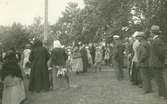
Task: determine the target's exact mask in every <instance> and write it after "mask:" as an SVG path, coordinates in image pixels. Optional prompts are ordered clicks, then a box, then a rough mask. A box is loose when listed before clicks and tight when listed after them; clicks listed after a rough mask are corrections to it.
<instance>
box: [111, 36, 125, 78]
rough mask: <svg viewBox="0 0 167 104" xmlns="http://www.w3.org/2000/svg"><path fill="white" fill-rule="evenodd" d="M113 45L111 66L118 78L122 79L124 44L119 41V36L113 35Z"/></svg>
mask: <svg viewBox="0 0 167 104" xmlns="http://www.w3.org/2000/svg"><path fill="white" fill-rule="evenodd" d="M113 39H114V47H113V66H114V69H115V72H116V76H117V79H118V80H123V78H124V75H123V60H124V59H123V58H124V54H123V52H124V46H123V44H122V43H121V39H120V36H118V35H114V36H113Z"/></svg>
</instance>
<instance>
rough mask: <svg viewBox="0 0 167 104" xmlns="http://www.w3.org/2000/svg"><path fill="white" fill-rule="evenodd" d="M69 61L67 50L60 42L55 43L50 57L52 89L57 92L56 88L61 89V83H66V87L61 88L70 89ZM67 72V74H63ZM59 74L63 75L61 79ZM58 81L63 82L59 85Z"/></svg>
mask: <svg viewBox="0 0 167 104" xmlns="http://www.w3.org/2000/svg"><path fill="white" fill-rule="evenodd" d="M67 59H68V55H67V54H66V51H65V49H64V48H63V47H62V45H61V43H60V41H58V40H56V41H54V48H53V50H52V52H51V57H50V61H51V63H50V67H52V68H53V69H52V85H53V86H52V87H53V89H54V90H55V89H56V88H60V87H59V86H61V82H63V81H65V82H66V85H67V86H66V85H65V84H64V85H63V86H61V87H69V83H70V82H69V76H68V70H66V71H65V70H64V69H66V61H67ZM63 71H65V72H63ZM61 72H63V73H61ZM59 74H60V75H62V77H61V79H60V77H59ZM58 80H61V82H60V83H58Z"/></svg>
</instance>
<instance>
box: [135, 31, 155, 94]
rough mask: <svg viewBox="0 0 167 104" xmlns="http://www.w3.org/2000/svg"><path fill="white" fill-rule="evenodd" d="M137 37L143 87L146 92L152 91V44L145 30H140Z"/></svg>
mask: <svg viewBox="0 0 167 104" xmlns="http://www.w3.org/2000/svg"><path fill="white" fill-rule="evenodd" d="M136 37H137V39H138V40H139V42H140V45H139V47H138V48H137V59H138V63H137V64H138V68H139V71H140V74H141V79H142V87H143V89H144V93H150V92H152V88H151V76H150V73H151V71H150V69H149V56H150V45H149V43H148V41H147V39H146V35H145V34H144V32H139V34H138V35H137V36H136Z"/></svg>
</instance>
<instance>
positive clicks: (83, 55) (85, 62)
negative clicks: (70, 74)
mask: <svg viewBox="0 0 167 104" xmlns="http://www.w3.org/2000/svg"><path fill="white" fill-rule="evenodd" d="M80 52H81V58H82V62H83V71H84V72H87V68H88V55H87V51H86V48H85V47H83V48H81V50H80Z"/></svg>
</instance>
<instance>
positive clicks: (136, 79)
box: [130, 31, 142, 87]
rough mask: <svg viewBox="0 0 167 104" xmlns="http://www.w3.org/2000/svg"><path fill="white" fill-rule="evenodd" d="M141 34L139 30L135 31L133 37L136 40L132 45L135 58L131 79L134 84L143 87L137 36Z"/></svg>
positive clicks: (133, 59)
mask: <svg viewBox="0 0 167 104" xmlns="http://www.w3.org/2000/svg"><path fill="white" fill-rule="evenodd" d="M138 34H140V33H139V32H138V31H137V32H135V33H134V35H133V37H134V39H135V40H134V42H133V45H132V48H133V55H132V56H133V58H132V64H131V72H130V75H131V81H132V84H133V85H138V86H139V87H141V84H142V81H141V74H140V71H139V68H138V66H137V63H138V58H137V48H138V47H139V45H140V42H139V40H138V39H137V38H136V36H137V35H138Z"/></svg>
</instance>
